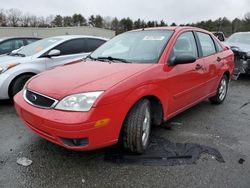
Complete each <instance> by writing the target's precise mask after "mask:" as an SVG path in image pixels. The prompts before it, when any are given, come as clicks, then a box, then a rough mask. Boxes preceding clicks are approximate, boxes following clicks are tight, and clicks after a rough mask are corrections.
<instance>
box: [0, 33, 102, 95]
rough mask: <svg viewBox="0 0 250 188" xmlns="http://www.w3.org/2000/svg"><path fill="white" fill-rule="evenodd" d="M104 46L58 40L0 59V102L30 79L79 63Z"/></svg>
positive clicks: (81, 39)
mask: <svg viewBox="0 0 250 188" xmlns="http://www.w3.org/2000/svg"><path fill="white" fill-rule="evenodd" d="M105 42H106V39H104V38H99V37H91V36H70V35H66V36H58V37H51V38H46V39H42V40H39V41H37V42H34V43H32V44H30V45H28V46H25V47H23V48H22V49H20V50H18V51H16V52H15V53H10V54H8V55H6V56H2V57H0V99H8V98H12V97H13V96H14V95H15V94H16V93H17V92H19V91H20V90H21V89H22V88H23V86H24V84H25V83H26V81H27V80H28V79H29V78H31V77H32V76H34V75H36V74H38V73H40V72H43V71H45V70H48V69H52V68H54V67H56V66H59V65H63V64H66V63H69V62H71V61H76V60H80V59H82V58H84V57H85V56H87V55H88V54H89V53H90V52H92V51H93V50H95V49H96V48H98V47H99V46H100V45H102V44H103V43H105Z"/></svg>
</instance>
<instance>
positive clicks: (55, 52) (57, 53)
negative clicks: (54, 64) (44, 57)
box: [48, 49, 61, 57]
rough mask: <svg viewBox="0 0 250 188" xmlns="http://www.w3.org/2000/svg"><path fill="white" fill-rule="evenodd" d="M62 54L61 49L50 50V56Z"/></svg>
mask: <svg viewBox="0 0 250 188" xmlns="http://www.w3.org/2000/svg"><path fill="white" fill-rule="evenodd" d="M60 54H61V51H60V50H57V49H54V50H51V51H49V53H48V57H54V56H59V55H60Z"/></svg>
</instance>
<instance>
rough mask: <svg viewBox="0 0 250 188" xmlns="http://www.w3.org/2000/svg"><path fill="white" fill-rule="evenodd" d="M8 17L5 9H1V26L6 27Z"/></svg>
mask: <svg viewBox="0 0 250 188" xmlns="http://www.w3.org/2000/svg"><path fill="white" fill-rule="evenodd" d="M6 24H7V23H6V15H5V11H4V10H3V9H0V26H6Z"/></svg>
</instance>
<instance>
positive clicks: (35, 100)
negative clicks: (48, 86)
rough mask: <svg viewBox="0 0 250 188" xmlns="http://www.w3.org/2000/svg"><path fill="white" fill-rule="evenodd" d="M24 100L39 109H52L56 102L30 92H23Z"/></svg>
mask: <svg viewBox="0 0 250 188" xmlns="http://www.w3.org/2000/svg"><path fill="white" fill-rule="evenodd" d="M24 98H25V100H26V101H27V102H28V103H30V104H31V105H34V106H37V107H41V108H52V107H54V106H55V104H56V103H57V100H55V99H52V98H50V97H47V96H44V95H42V94H38V93H36V92H33V91H30V90H25V91H24Z"/></svg>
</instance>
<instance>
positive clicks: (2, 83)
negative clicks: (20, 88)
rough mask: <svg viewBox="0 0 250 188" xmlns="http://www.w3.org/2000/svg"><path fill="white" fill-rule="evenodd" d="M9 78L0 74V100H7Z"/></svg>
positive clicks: (4, 74)
mask: <svg viewBox="0 0 250 188" xmlns="http://www.w3.org/2000/svg"><path fill="white" fill-rule="evenodd" d="M10 80H11V79H10V76H9V75H8V74H6V73H3V74H0V100H3V99H9V93H8V92H9V84H10Z"/></svg>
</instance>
